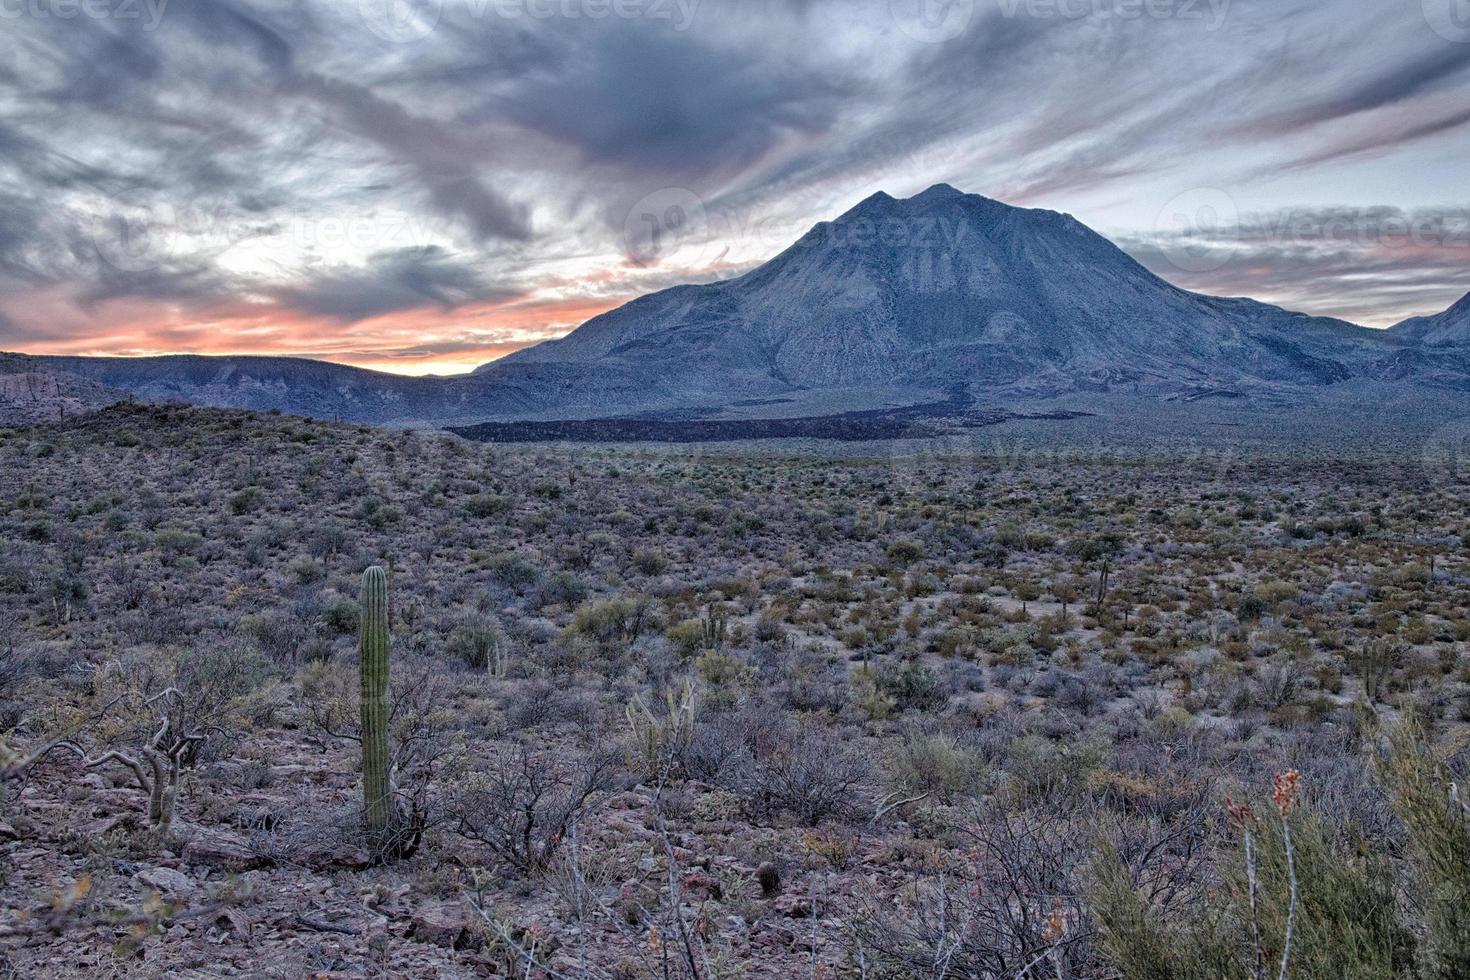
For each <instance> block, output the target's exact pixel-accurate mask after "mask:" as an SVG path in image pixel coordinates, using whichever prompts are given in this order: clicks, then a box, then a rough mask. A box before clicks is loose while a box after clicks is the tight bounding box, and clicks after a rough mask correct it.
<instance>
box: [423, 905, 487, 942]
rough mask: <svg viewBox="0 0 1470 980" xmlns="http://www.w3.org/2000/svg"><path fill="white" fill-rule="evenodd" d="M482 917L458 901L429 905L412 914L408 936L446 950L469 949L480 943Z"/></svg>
mask: <svg viewBox="0 0 1470 980" xmlns="http://www.w3.org/2000/svg"><path fill="white" fill-rule="evenodd" d="M482 925H483V923H482V921H481V919H480V917H479V916H478V915H475V914H474V913H472V912H471V911H470V910H469V909H467V908H465V907H464V906H463V905H461V904H458V903H453V902H451V903H449V904H445V905H430V906H427V907H425V908H421V909H419V910H418V911H417V912H415V913H414V914H413V920H412V922H411V923H410V924H409V927H408V938H409V939H412V940H414V941H416V942H420V943H429V944H431V945H434V946H443V947H444V948H445V949H467V948H469V947H471V946H476V945H479V942H480V930H481V926H482Z"/></svg>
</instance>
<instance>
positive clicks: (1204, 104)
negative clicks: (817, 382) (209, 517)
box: [0, 0, 1470, 374]
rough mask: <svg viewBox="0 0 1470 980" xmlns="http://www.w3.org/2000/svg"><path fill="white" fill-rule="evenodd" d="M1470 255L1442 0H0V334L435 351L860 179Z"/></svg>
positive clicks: (636, 278) (497, 342)
mask: <svg viewBox="0 0 1470 980" xmlns="http://www.w3.org/2000/svg"><path fill="white" fill-rule="evenodd" d="M941 181H942V182H948V183H951V184H953V185H955V186H956V187H959V188H961V189H962V190H965V191H968V192H973V193H979V194H984V195H986V196H987V197H993V198H997V199H999V200H1003V201H1006V202H1008V203H1011V204H1016V205H1022V206H1026V207H1042V208H1050V209H1054V210H1058V211H1066V212H1069V213H1071V214H1073V215H1075V216H1076V217H1077V218H1078V219H1079V220H1081V221H1083V222H1084V223H1086V224H1088V225H1090V226H1091V227H1093V228H1095V229H1096V230H1098V231H1100V232H1102V233H1103V234H1105V235H1107V236H1109V237H1110V238H1112V239H1113V240H1114V241H1116V242H1117V243H1118V244H1120V245H1121V246H1123V247H1124V248H1125V249H1127V250H1128V251H1129V252H1130V253H1131V254H1133V255H1134V256H1135V257H1137V258H1138V259H1139V260H1140V261H1141V262H1143V263H1144V264H1145V265H1146V266H1148V267H1149V268H1150V269H1152V270H1153V271H1155V272H1156V273H1158V274H1159V275H1162V276H1164V277H1165V278H1167V279H1169V280H1170V281H1172V282H1175V283H1177V284H1178V285H1181V286H1184V287H1186V288H1189V289H1197V290H1200V291H1203V292H1208V293H1214V294H1219V295H1249V296H1253V297H1255V298H1258V299H1262V300H1266V301H1269V302H1274V303H1278V304H1281V305H1284V306H1287V307H1289V308H1292V309H1299V310H1305V311H1308V312H1311V313H1316V314H1322V315H1331V316H1340V317H1343V318H1345V319H1350V320H1353V321H1355V322H1358V323H1363V324H1366V325H1370V326H1386V325H1389V324H1392V323H1394V322H1397V321H1398V320H1400V319H1403V318H1405V317H1407V316H1411V315H1416V314H1422V313H1432V312H1437V311H1439V310H1441V309H1444V308H1445V307H1447V306H1449V305H1450V304H1451V303H1453V302H1454V301H1455V300H1457V299H1458V298H1459V297H1461V296H1463V295H1464V294H1465V293H1466V292H1467V291H1470V0H1392V2H1381V0H1372V2H1369V0H1313V2H1296V0H330V2H328V0H0V349H3V350H19V351H25V352H28V353H36V354H110V355H141V354H158V353H180V352H187V353H254V354H288V355H296V356H307V357H317V358H324V359H327V360H332V361H339V362H343V363H350V364H356V365H361V366H365V367H371V368H376V369H380V370H388V371H397V372H403V373H414V374H424V373H455V372H458V371H464V370H468V369H470V368H473V367H474V366H476V365H479V364H482V363H485V362H486V361H489V360H492V359H494V358H497V357H500V356H503V355H505V354H507V353H510V352H511V351H514V350H516V349H518V348H520V347H524V346H526V345H528V344H532V343H536V342H538V341H541V340H544V339H547V338H550V337H556V336H560V335H562V334H564V333H566V332H567V331H569V330H571V329H573V328H575V327H576V326H577V325H578V324H580V323H582V322H583V321H585V320H586V319H588V318H590V317H592V316H595V315H596V314H598V313H600V312H602V311H604V310H607V309H609V308H612V307H614V306H616V305H619V304H620V303H622V302H626V301H627V300H629V299H631V298H634V297H636V296H638V295H641V294H643V293H646V292H650V291H652V290H655V289H659V288H663V287H666V286H670V285H674V284H676V283H680V282H702V281H710V280H713V279H720V278H725V277H728V276H731V275H735V274H738V273H740V272H743V271H745V270H747V269H749V268H752V267H753V266H754V265H756V264H758V263H759V262H760V261H762V260H764V259H766V258H769V257H770V256H772V255H774V254H776V253H777V252H779V251H780V250H781V249H782V248H784V247H785V246H786V245H788V244H790V243H791V242H792V241H794V240H795V239H797V238H798V237H800V236H801V234H802V233H803V232H804V231H806V230H807V228H809V227H810V226H811V225H813V224H815V223H816V222H818V221H821V220H826V219H830V218H833V217H835V216H836V215H838V214H840V213H841V212H843V211H845V210H846V209H848V208H850V207H851V206H853V205H854V204H856V203H857V202H859V201H860V200H862V199H864V198H866V197H867V196H869V195H871V194H873V193H874V192H876V191H879V190H883V191H887V192H888V193H890V194H893V195H895V196H907V195H910V194H913V193H917V192H919V191H921V190H923V189H924V188H925V187H927V186H929V185H931V184H934V183H938V182H941Z"/></svg>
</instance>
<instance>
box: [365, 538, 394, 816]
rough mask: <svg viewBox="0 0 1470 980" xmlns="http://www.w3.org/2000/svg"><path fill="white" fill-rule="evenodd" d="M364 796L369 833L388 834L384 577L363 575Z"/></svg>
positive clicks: (376, 571) (375, 570) (376, 572)
mask: <svg viewBox="0 0 1470 980" xmlns="http://www.w3.org/2000/svg"><path fill="white" fill-rule="evenodd" d="M359 601H360V603H361V605H362V627H361V632H362V635H361V643H360V647H359V649H360V652H361V661H362V791H363V803H364V813H365V815H366V818H367V826H368V830H369V831H372V832H376V833H386V832H387V830H388V826H389V823H390V822H391V819H392V814H393V792H392V789H391V787H390V786H389V775H388V765H389V764H388V573H387V572H385V571H383V569H381V568H379V567H377V566H373V567H372V568H369V569H368V570H367V571H365V572H363V573H362V594H361V596H360V599H359Z"/></svg>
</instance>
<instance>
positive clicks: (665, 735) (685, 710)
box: [627, 680, 695, 779]
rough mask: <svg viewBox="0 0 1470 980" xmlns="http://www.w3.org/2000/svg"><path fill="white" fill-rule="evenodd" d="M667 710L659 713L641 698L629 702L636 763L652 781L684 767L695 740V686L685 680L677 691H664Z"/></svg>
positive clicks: (629, 724) (629, 722)
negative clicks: (691, 744)
mask: <svg viewBox="0 0 1470 980" xmlns="http://www.w3.org/2000/svg"><path fill="white" fill-rule="evenodd" d="M664 708H665V709H666V710H665V712H664V713H660V712H658V711H657V710H655V709H654V708H653V707H651V706H650V705H649V704H648V702H647V701H644V700H643V698H642V697H641V696H639V695H634V697H633V700H632V701H630V702H628V710H627V715H628V727H629V728H630V729H631V730H632V734H633V753H634V761H635V763H636V764H639V765H641V767H642V769H643V772H644V775H646V776H648V777H649V778H651V779H656V778H661V777H665V776H671V775H676V774H677V773H679V772H680V771H681V770H682V768H683V765H684V760H685V757H686V756H687V754H688V752H689V746H690V743H692V742H693V741H694V718H695V693H694V685H693V684H692V683H690V682H689V681H687V680H686V681H684V683H683V684H681V685H679V688H678V690H677V691H676V690H674V689H673V688H669V689H668V690H667V691H665V692H664Z"/></svg>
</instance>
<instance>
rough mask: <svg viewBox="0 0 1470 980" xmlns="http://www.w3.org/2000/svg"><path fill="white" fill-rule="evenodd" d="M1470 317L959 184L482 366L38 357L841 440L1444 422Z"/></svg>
mask: <svg viewBox="0 0 1470 980" xmlns="http://www.w3.org/2000/svg"><path fill="white" fill-rule="evenodd" d="M1467 310H1470V297H1467V299H1466V300H1462V301H1461V302H1460V303H1459V304H1456V306H1455V307H1453V308H1451V309H1450V310H1447V311H1446V312H1445V313H1443V314H1440V315H1439V316H1437V317H1426V318H1419V319H1416V320H1412V321H1407V322H1406V323H1404V324H1400V325H1399V326H1398V327H1396V328H1394V329H1392V330H1387V331H1385V330H1370V329H1367V328H1364V327H1359V326H1356V325H1354V324H1351V323H1347V322H1345V321H1342V320H1335V319H1330V318H1325V317H1313V316H1308V315H1306V314H1302V313H1293V312H1289V311H1287V310H1283V309H1280V308H1279V307H1275V306H1271V305H1268V304H1266V303H1260V302H1257V301H1255V300H1251V299H1245V298H1223V297H1214V296H1204V295H1201V294H1198V293H1191V292H1188V291H1186V290H1183V289H1180V288H1178V287H1176V286H1173V285H1171V284H1170V283H1168V282H1166V281H1165V280H1163V279H1161V278H1159V277H1158V276H1156V275H1154V274H1153V273H1151V272H1149V271H1148V270H1147V269H1145V268H1144V267H1143V266H1142V265H1140V264H1139V263H1138V262H1136V261H1135V260H1134V259H1132V258H1131V257H1129V256H1128V255H1127V254H1126V253H1125V252H1123V251H1122V250H1121V249H1119V248H1118V247H1117V246H1115V245H1114V244H1113V243H1112V242H1110V241H1108V240H1107V239H1106V238H1104V237H1102V236H1101V235H1099V234H1097V233H1096V232H1093V231H1092V230H1090V229H1089V228H1087V227H1086V226H1085V225H1083V224H1082V223H1081V222H1079V221H1077V220H1076V219H1075V218H1073V217H1071V216H1070V215H1066V214H1059V213H1057V212H1054V211H1046V210H1035V209H1028V208H1019V207H1013V206H1010V205H1007V204H1003V203H1001V202H999V201H994V200H990V199H988V198H985V197H981V196H978V195H973V194H964V193H961V192H960V191H958V190H956V189H955V188H953V187H950V186H948V185H944V184H940V185H937V186H935V187H932V188H930V189H929V190H927V191H925V192H923V193H922V194H919V195H917V196H915V197H911V198H907V199H896V198H893V197H890V196H889V195H887V194H882V193H880V194H875V195H873V196H872V197H870V198H868V199H867V200H865V201H863V202H862V203H861V204H859V205H857V206H856V207H854V208H853V209H852V210H850V211H848V212H847V213H846V214H843V215H842V216H841V217H839V218H837V219H836V220H833V221H827V222H822V223H821V224H818V225H817V226H816V227H814V228H812V229H811V230H810V231H809V232H808V233H807V234H806V235H804V236H802V238H801V239H800V240H799V241H797V242H795V243H794V244H793V245H791V246H790V247H789V248H787V249H786V250H785V251H783V252H782V253H781V254H779V255H777V256H775V257H774V258H772V259H771V260H770V261H768V262H766V263H764V264H763V265H761V266H759V267H758V268H756V269H754V270H752V271H750V272H748V273H746V274H745V275H743V276H739V277H737V278H734V279H728V280H724V281H721V282H715V283H709V284H705V285H688V286H677V287H675V288H673V289H667V290H663V291H661V292H657V293H653V294H651V295H648V296H644V297H642V298H640V299H637V300H634V301H633V302H631V303H628V304H626V305H625V306H622V307H620V308H618V309H616V310H612V311H611V312H609V313H606V314H604V315H602V316H599V317H596V318H595V319H592V320H589V321H588V322H587V323H585V324H583V325H582V326H581V327H579V328H578V329H576V330H574V331H573V332H572V333H570V334H569V335H567V336H566V337H564V338H562V339H560V340H556V341H549V342H547V343H544V344H541V345H539V346H536V347H532V348H529V349H527V350H523V351H520V352H518V353H516V354H514V355H512V356H510V357H507V358H504V359H503V360H500V361H496V362H494V363H492V364H488V365H485V366H484V367H482V368H480V369H478V370H477V371H475V372H474V373H473V374H470V375H462V376H456V377H449V378H407V377H402V376H399V375H392V374H382V373H378V372H373V371H365V370H361V369H358V368H350V367H344V366H341V365H335V364H327V363H323V362H318V361H306V360H299V359H292V358H275V357H198V356H174V357H154V358H138V359H122V358H81V357H62V358H26V359H25V360H26V361H27V362H28V363H30V362H36V363H39V364H42V365H43V366H44V369H45V370H47V371H53V372H58V373H63V374H67V375H70V376H74V377H78V378H84V379H88V380H90V381H93V382H96V383H97V384H100V385H104V386H107V387H108V388H111V389H118V390H121V391H126V392H128V393H130V394H132V395H133V396H136V397H140V398H145V399H152V400H178V401H185V402H192V403H198V404H208V405H220V406H229V407H241V408H252V409H280V410H282V411H287V412H296V413H301V414H307V415H315V416H320V417H327V418H341V419H345V420H351V421H362V422H372V423H382V424H397V425H434V426H441V425H465V424H469V423H476V422H505V421H513V420H521V421H527V422H530V421H537V422H541V423H560V422H568V421H572V422H579V421H596V420H627V419H630V418H631V419H634V420H640V421H642V422H648V423H660V424H662V423H668V422H673V423H680V422H685V421H688V420H711V421H719V422H721V423H724V422H728V421H731V420H736V421H738V420H762V419H764V420H775V419H816V420H821V421H822V424H821V425H819V426H816V427H815V428H814V429H813V430H812V431H821V432H828V431H832V429H833V427H834V425H835V424H836V423H835V422H834V421H833V420H843V419H850V418H854V417H858V416H861V417H862V418H864V419H865V420H867V421H865V422H864V426H866V427H867V428H872V429H882V428H883V426H881V425H874V424H873V423H872V419H873V418H874V417H876V416H883V415H885V414H886V415H895V414H896V415H899V416H902V417H903V418H904V419H912V418H921V417H927V416H931V415H933V416H944V415H952V414H954V413H955V412H957V411H958V412H961V413H962V414H963V413H965V412H968V413H969V415H970V417H971V418H979V417H982V416H983V417H985V418H991V419H997V418H1006V417H1019V415H1025V414H1027V413H1031V417H1033V418H1039V417H1049V416H1048V414H1047V413H1049V412H1053V411H1056V412H1059V413H1061V415H1063V416H1065V415H1067V413H1069V412H1072V413H1075V412H1077V411H1081V412H1087V413H1094V414H1096V413H1104V414H1106V413H1113V414H1116V415H1118V417H1120V418H1123V417H1125V416H1126V417H1137V416H1138V414H1139V412H1140V411H1143V410H1145V409H1146V410H1147V411H1153V410H1154V407H1157V406H1159V405H1174V406H1182V405H1191V404H1200V403H1203V402H1207V401H1214V402H1221V403H1222V404H1223V403H1225V402H1226V401H1227V400H1228V403H1229V405H1230V406H1231V409H1230V411H1231V412H1233V413H1236V414H1240V413H1244V412H1247V411H1256V412H1259V413H1261V416H1262V418H1263V419H1266V422H1267V424H1269V425H1275V426H1280V424H1281V421H1282V420H1284V419H1285V420H1289V418H1290V417H1291V414H1292V413H1293V412H1299V411H1305V406H1308V405H1312V406H1315V407H1316V410H1319V411H1320V412H1321V414H1322V417H1323V418H1324V419H1327V420H1328V421H1329V422H1330V423H1337V422H1340V419H1339V418H1338V416H1337V415H1336V414H1335V413H1336V412H1339V411H1341V412H1343V413H1346V414H1347V415H1358V414H1362V413H1363V412H1364V411H1365V410H1368V411H1371V406H1372V405H1374V404H1379V405H1384V404H1388V403H1389V402H1392V403H1393V404H1394V405H1406V406H1409V408H1408V409H1407V411H1409V413H1410V414H1413V413H1414V412H1415V411H1418V413H1419V414H1420V415H1421V416H1422V417H1423V418H1425V419H1431V420H1432V419H1433V418H1435V417H1438V416H1440V415H1442V414H1443V412H1444V411H1445V409H1444V407H1443V406H1444V404H1446V403H1445V402H1444V399H1445V398H1448V399H1450V404H1452V405H1459V401H1456V400H1457V399H1463V398H1465V397H1466V396H1470V345H1467V346H1466V347H1465V348H1463V349H1461V348H1458V347H1446V346H1443V345H1444V344H1446V343H1449V342H1451V341H1454V340H1455V339H1456V338H1463V337H1465V336H1466V335H1467V331H1466V322H1467V319H1470V317H1467ZM0 360H3V357H0ZM1380 392H1381V394H1382V398H1380V397H1379V393H1380ZM1383 399H1387V401H1384V400H1383ZM1068 400H1070V401H1068ZM1416 405H1422V406H1426V407H1424V408H1423V409H1422V410H1416V409H1414V406H1416ZM1028 406H1029V407H1028ZM1124 406H1126V407H1124ZM1140 406H1143V407H1144V408H1140ZM1365 406H1368V408H1366V409H1365ZM1018 413H1019V414H1018ZM1074 417H1075V416H1074ZM1197 421H1198V419H1197V418H1196V419H1195V420H1194V421H1191V422H1188V423H1181V424H1189V425H1193V424H1196V422H1197ZM1209 424H1211V425H1228V424H1232V423H1230V422H1228V421H1224V422H1219V421H1212V422H1210V423H1209ZM552 428H553V430H555V431H563V430H562V429H559V428H557V427H555V426H553V427H552ZM768 428H769V427H768ZM777 428H780V427H779V426H778V427H777ZM599 431H608V427H604V429H603V430H599ZM610 431H614V432H617V433H622V432H625V431H631V430H630V429H628V427H626V426H622V425H613V426H611V427H610ZM721 431H724V430H721Z"/></svg>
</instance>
